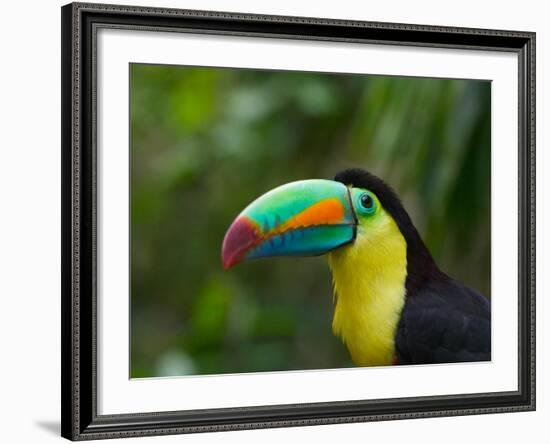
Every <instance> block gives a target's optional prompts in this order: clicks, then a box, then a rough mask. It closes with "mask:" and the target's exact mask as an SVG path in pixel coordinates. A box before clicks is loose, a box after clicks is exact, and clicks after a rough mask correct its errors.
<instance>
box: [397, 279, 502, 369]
mask: <svg viewBox="0 0 550 444" xmlns="http://www.w3.org/2000/svg"><path fill="white" fill-rule="evenodd" d="M395 347H396V355H397V361H398V363H399V364H432V363H444V362H471V361H489V360H491V306H490V302H489V301H488V299H487V298H485V297H484V296H482V295H481V294H479V293H477V292H476V291H474V290H472V289H471V288H468V287H466V286H465V285H463V284H461V283H460V282H457V281H455V280H453V279H451V278H449V277H447V276H442V277H438V278H437V279H433V280H431V281H430V282H429V283H427V284H426V285H424V286H423V287H422V288H421V289H419V290H417V291H415V292H414V293H413V294H409V295H407V298H406V301H405V306H404V308H403V311H402V314H401V319H400V321H399V324H398V328H397V333H396V337H395Z"/></svg>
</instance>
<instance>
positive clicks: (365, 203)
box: [361, 193, 374, 211]
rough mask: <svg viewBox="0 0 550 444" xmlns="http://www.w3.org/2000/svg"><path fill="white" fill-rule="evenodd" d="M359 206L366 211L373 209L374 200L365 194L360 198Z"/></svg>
mask: <svg viewBox="0 0 550 444" xmlns="http://www.w3.org/2000/svg"><path fill="white" fill-rule="evenodd" d="M361 206H362V207H363V208H364V209H365V210H367V211H371V210H372V209H373V208H374V200H373V198H372V197H371V195H370V194H367V193H365V194H363V195H362V196H361Z"/></svg>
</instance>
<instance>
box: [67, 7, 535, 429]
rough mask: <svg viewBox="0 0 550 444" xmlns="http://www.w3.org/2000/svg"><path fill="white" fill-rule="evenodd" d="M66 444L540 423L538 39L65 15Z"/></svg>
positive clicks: (427, 29)
mask: <svg viewBox="0 0 550 444" xmlns="http://www.w3.org/2000/svg"><path fill="white" fill-rule="evenodd" d="M61 13H62V128H61V131H62V208H63V214H62V223H63V226H62V258H63V259H62V435H63V436H64V437H66V438H68V439H71V440H83V439H100V438H116V437H131V436H143V435H161V434H174V433H192V432H204V431H222V430H235V429H249V428H268V427H285V426H299V425H315V424H330V423H343V422H359V421H378V420H392V419H402V418H425V417H432V416H450V415H470V414H483V413H498V412H514V411H525V410H533V409H534V408H535V226H534V224H535V123H534V122H535V103H534V100H535V99H534V98H535V35H534V33H530V32H518V31H502V30H487V29H465V28H446V27H438V26H425V25H405V24H395V23H372V22H359V21H341V20H332V19H323V18H305V17H280V16H260V15H248V14H234V13H224V12H205V11H190V10H176V9H160V8H145V7H130V6H116V5H99V4H94V5H91V4H79V3H73V4H69V5H66V6H64V7H63V8H62V11H61Z"/></svg>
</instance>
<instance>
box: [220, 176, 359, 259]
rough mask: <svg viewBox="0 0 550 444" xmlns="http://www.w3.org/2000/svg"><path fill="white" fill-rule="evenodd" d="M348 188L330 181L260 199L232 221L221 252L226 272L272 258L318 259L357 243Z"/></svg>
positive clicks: (294, 186)
mask: <svg viewBox="0 0 550 444" xmlns="http://www.w3.org/2000/svg"><path fill="white" fill-rule="evenodd" d="M350 202H351V200H350V195H349V190H348V188H347V187H346V186H345V185H344V184H342V183H340V182H335V181H332V180H322V179H314V180H302V181H299V182H292V183H288V184H286V185H282V186H280V187H278V188H275V189H274V190H271V191H269V192H268V193H266V194H264V195H263V196H260V197H259V198H258V199H256V200H255V201H254V202H252V203H251V204H250V205H249V206H248V207H246V208H245V209H244V210H243V212H242V213H241V214H239V216H237V218H236V219H235V220H234V221H233V223H232V224H231V226H230V227H229V229H228V230H227V233H226V234H225V238H224V240H223V246H222V262H223V266H224V268H226V269H228V268H230V267H232V266H233V265H235V264H238V263H239V262H242V261H245V260H249V259H256V258H261V257H271V256H317V255H320V254H323V253H326V252H328V251H330V250H333V249H335V248H338V247H340V246H342V245H345V244H347V243H349V242H351V241H353V239H354V238H355V231H356V218H355V213H354V211H353V208H352V206H351V203H350Z"/></svg>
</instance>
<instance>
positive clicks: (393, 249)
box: [329, 218, 407, 366]
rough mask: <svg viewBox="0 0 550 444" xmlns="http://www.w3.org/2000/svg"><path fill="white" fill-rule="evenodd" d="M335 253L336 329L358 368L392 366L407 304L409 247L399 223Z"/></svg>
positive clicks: (361, 237) (390, 223)
mask: <svg viewBox="0 0 550 444" xmlns="http://www.w3.org/2000/svg"><path fill="white" fill-rule="evenodd" d="M377 229H378V230H380V231H379V232H378V233H377V234H376V235H375V236H374V235H372V233H371V236H364V235H362V234H361V233H360V232H359V233H358V235H357V238H356V239H355V242H354V243H353V244H350V245H348V246H346V247H343V248H340V249H338V250H335V251H333V252H332V253H331V254H330V255H329V265H330V268H331V270H332V277H333V282H334V290H335V297H336V305H335V308H334V318H333V322H332V328H333V331H334V333H335V334H336V335H337V336H339V337H341V338H342V340H343V342H344V343H345V344H346V346H347V348H348V350H349V352H350V354H351V357H352V359H353V361H354V362H355V363H356V364H357V365H361V366H367V365H388V364H391V363H392V362H393V360H394V357H395V350H394V338H395V331H396V328H397V323H398V321H399V318H400V315H401V310H402V309H403V305H404V301H405V293H406V289H405V282H406V279H407V243H406V241H405V238H404V237H403V235H402V233H401V232H400V231H399V229H398V227H397V225H396V224H395V222H394V221H393V220H392V219H390V218H388V219H387V223H385V224H384V225H383V226H382V227H377Z"/></svg>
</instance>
